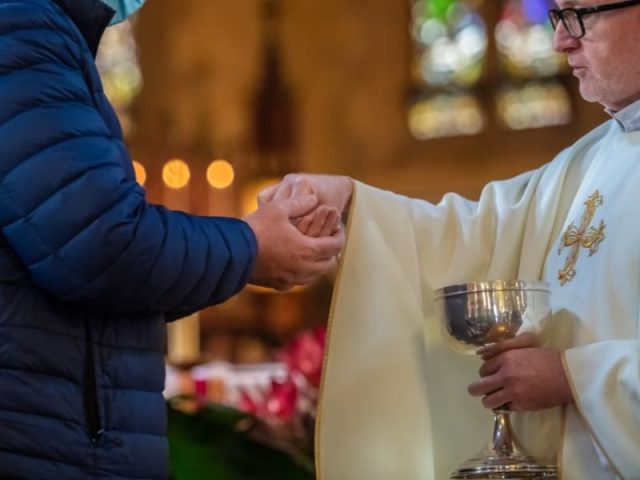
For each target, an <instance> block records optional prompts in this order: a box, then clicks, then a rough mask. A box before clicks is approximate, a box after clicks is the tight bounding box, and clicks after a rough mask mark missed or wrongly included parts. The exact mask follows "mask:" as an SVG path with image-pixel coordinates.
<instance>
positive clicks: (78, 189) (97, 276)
mask: <svg viewBox="0 0 640 480" xmlns="http://www.w3.org/2000/svg"><path fill="white" fill-rule="evenodd" d="M7 8H11V9H15V10H16V13H15V17H16V18H19V10H20V9H29V8H32V7H30V6H29V5H26V4H24V5H23V4H20V3H16V4H12V5H11V6H8V7H7ZM30 18H35V17H34V16H33V15H30ZM56 22H57V24H56ZM3 28H5V27H3ZM12 28H13V29H15V30H16V31H15V32H12V31H10V30H11V29H12ZM5 29H6V30H8V31H7V32H4V33H7V34H4V35H2V36H0V229H1V230H2V233H3V235H4V236H5V237H6V239H7V241H8V242H9V243H10V245H11V246H12V248H13V249H14V251H15V252H16V253H17V255H18V256H19V257H20V258H21V260H22V261H23V262H24V264H25V266H26V268H27V269H28V270H29V272H30V275H31V277H32V278H33V280H34V281H35V283H36V284H37V285H38V286H40V287H41V288H43V289H44V290H46V291H48V292H50V293H51V294H53V295H55V296H56V297H58V298H59V299H61V300H63V301H68V302H74V303H78V304H82V305H88V306H90V307H92V308H103V309H106V310H116V311H122V312H154V311H155V312H171V316H176V315H177V314H178V313H180V314H185V315H186V314H188V313H190V312H193V311H195V310H198V309H200V308H203V307H205V306H207V305H211V304H215V303H219V302H221V301H223V300H225V299H227V298H228V297H230V296H231V295H233V294H234V293H236V292H237V291H238V290H239V289H241V288H242V287H243V286H244V285H245V284H246V282H247V281H248V280H249V279H250V276H251V275H252V273H253V269H254V265H256V263H257V257H256V255H257V252H258V250H257V249H258V244H260V243H261V242H260V239H259V238H258V239H256V236H255V234H254V232H253V231H252V228H250V226H249V225H248V224H247V223H246V222H244V221H241V220H237V219H232V218H213V217H198V216H193V215H188V214H186V213H182V212H171V211H169V210H167V209H166V208H163V207H161V206H156V205H152V204H150V203H148V202H147V201H146V198H145V192H144V190H143V189H142V188H141V187H140V186H139V185H138V184H137V183H136V181H135V179H134V174H133V170H132V167H131V162H130V159H129V156H128V153H127V150H126V148H125V146H124V144H123V141H122V138H121V137H120V135H119V132H114V131H113V129H110V128H109V127H108V126H107V125H106V124H105V121H104V119H103V117H102V116H101V115H100V113H99V112H98V110H97V108H96V105H95V104H94V98H93V96H92V94H91V92H90V91H89V88H88V86H87V84H86V83H85V80H84V77H83V74H82V72H83V69H84V68H85V67H86V66H85V65H84V64H83V63H82V54H86V53H87V52H86V51H84V50H81V49H80V47H79V46H78V45H80V43H79V44H78V45H75V44H73V43H72V42H71V40H70V39H73V38H76V37H75V35H76V32H75V30H73V29H72V27H71V25H70V24H69V25H60V22H59V21H58V20H57V18H53V19H52V18H48V16H47V14H46V12H45V13H42V14H41V15H40V19H39V20H38V21H32V22H31V23H30V24H28V25H19V24H16V25H13V26H11V27H9V26H6V28H5ZM30 29H38V31H39V32H38V35H37V36H34V35H33V32H31V31H30ZM76 40H77V41H78V42H80V41H81V40H80V39H78V38H76ZM304 203H305V201H303V206H302V210H305V208H307V207H309V206H310V207H313V206H314V205H315V202H312V203H311V204H309V202H308V201H307V205H306V206H305V205H304ZM295 208H300V207H299V206H298V207H294V206H292V204H285V205H280V206H277V205H276V206H275V207H272V209H274V210H277V213H276V215H275V216H270V215H268V211H267V212H266V213H267V214H265V211H264V210H263V211H262V213H260V214H259V215H258V216H257V218H254V226H255V225H259V224H261V223H269V222H270V221H271V220H273V219H274V218H275V219H277V221H279V222H280V224H282V225H285V224H288V223H289V219H288V218H287V211H288V210H291V209H295ZM271 211H273V210H271ZM276 227H277V225H276V224H274V225H273V228H274V229H275V230H276V231H277V229H276ZM282 231H283V232H284V234H283V235H285V236H281V237H279V240H280V241H282V244H283V245H288V246H289V247H290V249H291V250H293V251H296V249H302V250H304V251H309V250H312V251H314V252H316V251H317V252H320V253H321V254H322V255H323V256H324V257H325V258H320V255H318V256H316V257H313V258H310V259H309V258H305V260H307V261H308V263H306V264H305V263H298V264H296V265H293V266H290V265H286V267H287V269H288V271H290V270H293V271H294V272H296V273H301V272H302V273H304V272H305V271H306V268H307V267H309V264H316V263H317V261H322V262H325V263H326V262H327V260H326V258H328V257H330V255H331V253H333V254H335V252H337V250H338V247H339V244H340V241H339V239H335V238H333V239H330V240H332V241H333V243H328V242H327V243H324V244H321V245H309V243H308V242H307V240H306V239H305V238H304V237H303V236H302V235H298V236H293V235H292V232H290V231H285V230H282ZM274 237H275V238H271V240H270V241H273V240H274V239H276V240H277V239H278V237H277V235H274ZM263 243H264V242H263ZM263 247H264V245H263ZM291 258H293V259H296V258H297V259H301V258H303V255H298V256H296V255H292V256H291ZM266 260H268V259H262V260H261V262H262V263H264V262H265V261H266ZM273 263H274V265H273V266H272V273H273V272H277V270H278V269H279V268H284V267H285V265H283V264H282V259H273ZM288 278H289V280H292V279H293V280H294V281H295V280H296V278H297V277H296V276H295V275H289V277H288ZM269 280H270V279H269V278H263V279H261V281H262V282H263V283H265V284H268V283H269Z"/></svg>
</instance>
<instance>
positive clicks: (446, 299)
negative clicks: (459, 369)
mask: <svg viewBox="0 0 640 480" xmlns="http://www.w3.org/2000/svg"><path fill="white" fill-rule="evenodd" d="M549 297H550V291H549V286H548V285H547V284H546V283H543V282H527V281H522V280H509V281H501V280H493V281H482V282H470V283H462V284H457V285H450V286H446V287H443V288H440V289H438V290H437V291H436V304H437V307H438V310H439V313H440V315H441V317H442V324H443V326H444V329H443V330H444V333H445V340H446V343H447V345H448V346H449V347H450V348H452V349H453V350H455V351H458V352H461V353H464V354H475V353H476V351H477V350H478V349H479V348H481V347H485V346H489V345H492V344H494V343H496V342H500V341H502V340H507V339H509V338H513V337H515V336H516V335H518V334H520V333H524V332H532V333H537V332H538V331H539V330H540V327H541V323H542V321H543V320H544V319H545V318H547V317H548V316H549V315H550V313H551V308H550V305H549ZM493 415H494V430H493V439H492V441H491V442H489V444H488V445H487V446H485V447H484V448H483V449H482V450H481V451H480V452H479V453H478V454H477V455H475V456H473V457H472V458H471V459H469V460H467V461H466V462H464V463H463V464H462V465H460V467H458V469H457V470H455V471H453V472H451V475H450V478H452V479H480V478H482V479H487V478H502V479H509V478H510V479H515V478H518V479H522V478H527V479H545V480H550V479H556V478H557V467H556V466H555V465H545V464H543V463H541V462H539V461H537V460H536V459H535V458H534V457H532V456H529V455H527V454H526V453H524V450H523V448H522V447H521V446H520V445H518V442H517V441H516V440H515V439H514V437H513V435H512V432H511V424H510V420H509V410H508V406H507V405H505V406H503V407H501V408H498V409H495V410H494V411H493Z"/></svg>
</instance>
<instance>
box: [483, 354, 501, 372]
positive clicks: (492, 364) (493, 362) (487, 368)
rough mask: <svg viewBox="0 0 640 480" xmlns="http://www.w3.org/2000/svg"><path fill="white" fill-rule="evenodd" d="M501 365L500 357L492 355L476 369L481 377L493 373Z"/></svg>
mask: <svg viewBox="0 0 640 480" xmlns="http://www.w3.org/2000/svg"><path fill="white" fill-rule="evenodd" d="M501 366H502V357H499V356H498V357H493V358H490V359H489V360H487V361H485V362H484V363H483V364H482V365H481V366H480V369H479V370H478V373H479V374H480V376H481V377H488V376H489V375H493V374H494V373H496V372H497V371H498V370H500V367H501Z"/></svg>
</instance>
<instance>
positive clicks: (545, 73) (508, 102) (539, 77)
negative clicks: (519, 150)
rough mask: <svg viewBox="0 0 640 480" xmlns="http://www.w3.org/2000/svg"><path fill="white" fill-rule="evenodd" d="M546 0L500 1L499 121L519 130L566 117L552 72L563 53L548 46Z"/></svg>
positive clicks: (559, 67)
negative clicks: (501, 6) (500, 74)
mask: <svg viewBox="0 0 640 480" xmlns="http://www.w3.org/2000/svg"><path fill="white" fill-rule="evenodd" d="M550 8H553V1H552V0H506V1H505V2H504V6H503V10H502V15H501V19H500V21H499V22H498V24H497V25H496V29H495V38H496V46H497V49H498V58H499V60H500V68H501V70H502V72H503V74H504V77H505V82H504V85H503V86H502V87H501V88H500V89H499V90H498V92H497V94H496V103H497V112H498V116H499V119H500V121H501V123H502V125H504V126H506V127H507V128H511V129H515V130H520V129H525V128H536V127H545V126H551V125H561V124H565V123H568V122H569V121H570V120H571V101H570V98H569V94H568V92H567V90H566V88H565V86H564V85H563V84H562V83H561V82H560V81H559V80H558V79H557V77H556V76H557V75H558V74H559V73H561V72H563V71H564V70H565V66H566V63H565V60H564V56H563V55H560V54H558V53H556V52H555V51H554V50H553V30H552V28H551V25H550V23H549V21H548V17H547V11H548V10H549V9H550Z"/></svg>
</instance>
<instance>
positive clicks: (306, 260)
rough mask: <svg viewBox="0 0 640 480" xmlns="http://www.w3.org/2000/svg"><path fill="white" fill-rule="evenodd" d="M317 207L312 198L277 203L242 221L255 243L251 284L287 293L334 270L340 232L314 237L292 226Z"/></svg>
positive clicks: (316, 200)
mask: <svg viewBox="0 0 640 480" xmlns="http://www.w3.org/2000/svg"><path fill="white" fill-rule="evenodd" d="M317 206H318V199H317V198H316V197H315V196H313V195H305V196H299V197H296V198H286V199H277V200H273V201H271V202H268V203H267V204H264V205H262V206H261V207H259V208H258V210H256V211H255V212H253V213H252V214H251V215H249V216H248V217H247V218H246V219H245V220H246V222H247V223H248V224H249V226H250V227H251V229H252V230H253V232H254V233H255V235H256V238H257V240H258V256H257V259H256V265H255V267H254V270H253V273H252V275H251V278H250V282H251V283H253V284H256V285H261V286H265V287H271V288H275V289H277V290H288V289H290V288H292V287H294V286H296V285H307V284H309V283H311V282H313V281H314V280H316V279H317V278H318V277H319V276H320V275H322V274H324V273H325V272H327V271H328V270H329V269H331V268H333V267H334V266H335V263H336V255H337V254H338V253H339V252H340V251H341V250H342V247H343V246H344V241H345V238H344V232H343V230H342V229H338V230H336V231H335V232H334V233H333V234H330V235H325V236H319V237H313V236H309V235H304V234H303V233H301V232H300V231H299V230H298V229H297V228H296V227H295V226H294V225H293V223H292V220H295V219H297V218H301V217H304V216H305V215H307V214H310V213H312V212H314V211H315V210H316V208H317ZM335 214H336V215H337V213H335ZM323 224H324V222H323Z"/></svg>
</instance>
